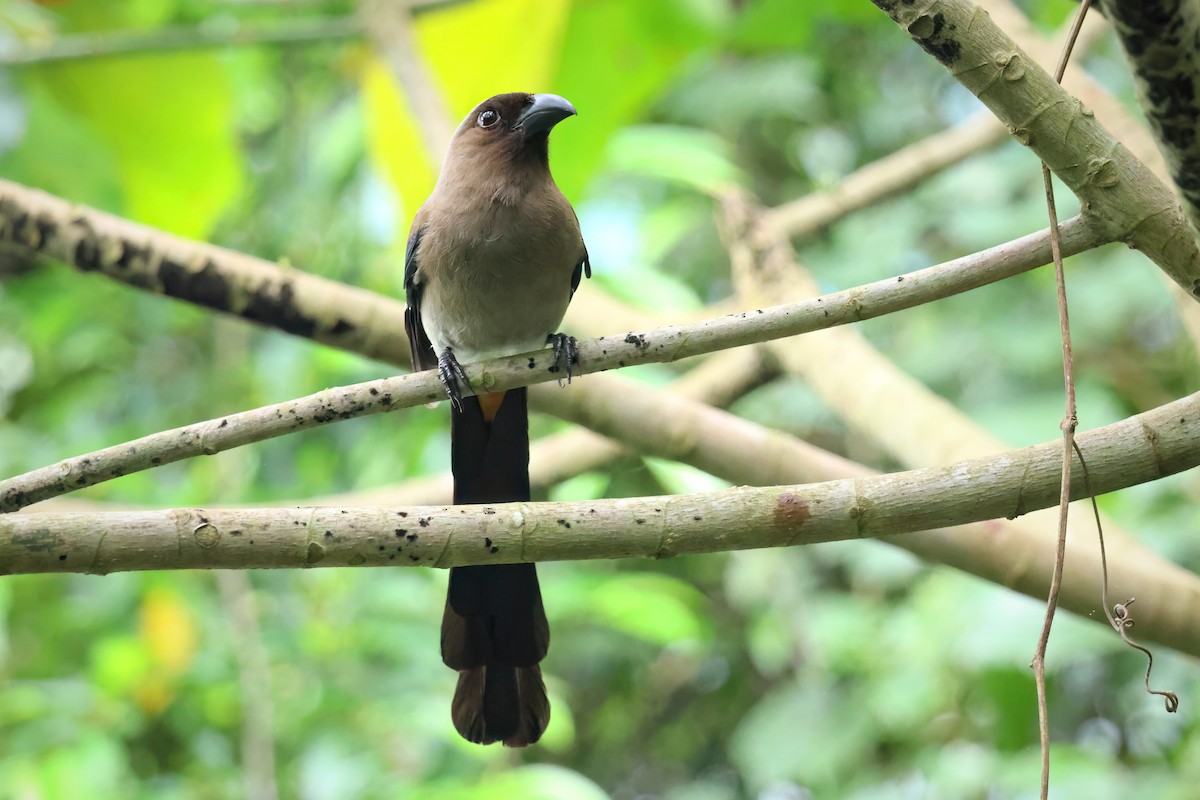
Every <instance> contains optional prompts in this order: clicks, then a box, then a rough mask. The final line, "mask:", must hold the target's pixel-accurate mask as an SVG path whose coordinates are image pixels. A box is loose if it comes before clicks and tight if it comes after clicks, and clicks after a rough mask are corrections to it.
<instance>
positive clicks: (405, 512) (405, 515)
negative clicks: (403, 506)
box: [396, 511, 408, 517]
mask: <svg viewBox="0 0 1200 800" xmlns="http://www.w3.org/2000/svg"><path fill="white" fill-rule="evenodd" d="M396 513H397V514H399V515H400V516H402V517H407V516H408V512H407V511H397V512H396Z"/></svg>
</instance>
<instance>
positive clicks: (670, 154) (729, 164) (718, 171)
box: [604, 125, 745, 195]
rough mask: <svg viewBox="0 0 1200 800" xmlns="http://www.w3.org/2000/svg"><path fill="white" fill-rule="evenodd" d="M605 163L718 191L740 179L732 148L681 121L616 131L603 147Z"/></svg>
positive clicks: (636, 172) (612, 168)
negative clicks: (683, 124)
mask: <svg viewBox="0 0 1200 800" xmlns="http://www.w3.org/2000/svg"><path fill="white" fill-rule="evenodd" d="M604 155H605V161H606V162H607V163H606V167H607V168H608V169H610V170H613V171H615V172H630V173H633V174H635V175H643V176H647V177H651V178H658V179H659V180H662V181H667V182H670V183H676V184H679V185H681V186H686V187H688V188H691V189H695V190H696V191H698V192H703V193H704V194H710V195H712V194H718V193H720V192H722V191H724V190H726V189H729V188H731V187H733V186H737V185H739V184H741V183H743V182H744V180H745V176H744V175H743V174H742V172H741V170H739V169H738V168H737V165H736V164H734V154H733V149H732V147H730V145H729V143H728V142H726V141H725V140H724V139H722V138H721V137H720V136H718V135H717V134H715V133H712V132H710V131H702V130H698V129H696V128H686V127H683V126H682V125H639V126H636V127H630V128H625V129H624V130H621V131H618V132H617V133H616V135H614V136H613V137H612V139H611V140H610V141H609V143H608V146H607V147H606V148H605V150H604Z"/></svg>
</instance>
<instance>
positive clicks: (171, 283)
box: [158, 258, 230, 311]
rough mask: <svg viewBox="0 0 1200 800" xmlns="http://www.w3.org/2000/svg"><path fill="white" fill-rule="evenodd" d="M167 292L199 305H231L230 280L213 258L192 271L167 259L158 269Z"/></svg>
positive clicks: (221, 307)
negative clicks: (212, 260)
mask: <svg viewBox="0 0 1200 800" xmlns="http://www.w3.org/2000/svg"><path fill="white" fill-rule="evenodd" d="M158 277H159V280H161V281H162V287H163V294H166V295H169V296H170V297H178V298H180V299H181V300H187V301H189V302H192V303H195V304H196V305H199V306H205V307H207V308H215V309H218V310H220V311H224V310H226V309H227V308H229V296H230V288H229V279H228V278H226V277H225V276H224V275H222V274H221V272H220V271H219V270H218V269H217V266H216V264H214V263H213V262H211V261H207V262H205V264H204V266H203V267H201V268H200V269H199V270H190V269H188V268H187V267H185V266H184V265H183V264H180V263H179V262H178V261H175V260H173V259H170V258H164V259H163V260H162V263H161V264H160V265H159V268H158Z"/></svg>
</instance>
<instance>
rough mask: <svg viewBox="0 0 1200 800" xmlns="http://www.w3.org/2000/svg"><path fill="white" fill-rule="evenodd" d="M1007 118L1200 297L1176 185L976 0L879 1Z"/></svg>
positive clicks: (1079, 191)
mask: <svg viewBox="0 0 1200 800" xmlns="http://www.w3.org/2000/svg"><path fill="white" fill-rule="evenodd" d="M873 2H874V3H875V5H876V6H878V7H879V8H880V9H882V10H883V11H885V12H886V13H887V14H888V15H889V16H890V17H891V18H892V20H893V21H894V22H896V23H897V24H898V25H899V26H900V28H901V29H902V30H904V31H905V32H907V33H908V34H909V35H910V36H912V38H913V39H914V40H915V41H916V42H917V44H919V45H920V46H921V47H922V48H923V49H924V50H925V51H926V52H928V53H929V54H930V55H932V56H933V57H934V58H936V59H937V60H938V61H939V62H941V64H942V65H943V66H945V67H946V68H947V70H949V72H950V74H951V75H952V76H954V78H955V79H956V80H958V81H959V82H960V83H961V84H962V85H963V86H965V87H966V88H967V89H969V90H970V91H971V92H972V93H973V94H975V95H976V96H977V97H978V98H979V99H980V101H982V102H983V103H984V104H985V105H986V106H987V107H988V108H990V109H991V110H992V112H993V113H994V114H995V115H996V116H997V117H998V118H999V119H1000V120H1001V121H1002V122H1004V123H1005V124H1006V125H1008V126H1009V128H1010V130H1011V131H1012V133H1013V136H1014V138H1016V139H1017V141H1019V142H1021V143H1022V144H1024V145H1026V146H1028V147H1029V148H1030V149H1031V150H1033V151H1034V153H1036V154H1037V156H1038V157H1039V158H1040V159H1041V160H1042V161H1044V162H1045V163H1046V164H1047V165H1048V166H1049V167H1050V169H1051V170H1053V171H1054V173H1055V174H1056V175H1057V176H1058V177H1059V178H1060V179H1061V180H1062V181H1063V182H1064V183H1065V184H1066V185H1067V186H1068V187H1069V188H1070V189H1071V191H1073V192H1074V193H1075V194H1076V195H1077V196H1078V197H1079V200H1080V202H1081V203H1082V204H1083V205H1084V207H1086V208H1088V209H1089V211H1090V212H1091V213H1095V214H1096V215H1097V217H1098V218H1100V219H1101V220H1102V222H1103V224H1105V225H1107V226H1108V228H1109V230H1110V232H1111V233H1112V235H1113V237H1114V238H1116V239H1120V240H1122V241H1125V242H1127V243H1128V244H1129V245H1130V246H1132V247H1135V248H1137V249H1138V250H1141V251H1142V252H1143V253H1145V254H1146V255H1147V256H1148V257H1149V258H1150V259H1151V260H1152V261H1154V263H1155V264H1157V265H1158V266H1159V267H1160V268H1162V270H1163V271H1164V272H1166V273H1167V274H1168V275H1170V276H1171V278H1172V279H1173V280H1174V281H1175V282H1176V283H1178V284H1179V285H1180V286H1181V287H1183V288H1184V289H1185V290H1187V291H1188V292H1190V293H1192V295H1193V298H1194V299H1195V300H1197V301H1200V249H1198V248H1197V243H1196V241H1195V239H1194V238H1193V237H1192V236H1190V235H1187V234H1188V228H1187V223H1186V220H1185V218H1184V215H1183V212H1182V211H1181V210H1180V208H1179V204H1178V203H1177V202H1176V201H1175V198H1174V196H1173V194H1172V193H1171V191H1170V190H1169V189H1167V187H1166V186H1164V185H1163V184H1162V183H1161V182H1160V181H1159V180H1158V179H1157V178H1155V176H1154V175H1153V173H1151V172H1150V170H1149V169H1148V168H1147V167H1146V166H1145V165H1144V164H1142V163H1141V162H1140V161H1138V160H1137V159H1136V158H1134V157H1133V156H1132V155H1131V154H1130V153H1129V152H1128V151H1127V150H1125V148H1123V147H1122V146H1121V144H1120V142H1118V141H1117V140H1116V139H1114V138H1113V136H1112V135H1111V134H1110V133H1109V132H1108V131H1106V130H1105V129H1104V128H1103V127H1102V126H1101V125H1100V124H1099V123H1098V122H1097V121H1096V119H1095V117H1094V116H1093V115H1092V114H1091V112H1089V111H1088V110H1087V109H1086V108H1084V106H1083V105H1082V103H1080V101H1079V100H1078V99H1076V98H1075V97H1072V96H1071V95H1070V94H1068V93H1067V91H1066V90H1065V89H1063V88H1062V87H1061V86H1059V85H1058V84H1057V83H1055V81H1054V79H1053V78H1051V77H1050V75H1049V74H1047V73H1046V71H1045V70H1044V69H1042V68H1041V67H1040V66H1038V64H1037V62H1036V61H1034V60H1032V59H1031V58H1030V57H1029V56H1028V55H1026V54H1025V53H1024V52H1022V51H1021V49H1020V48H1019V47H1018V46H1017V44H1016V43H1015V42H1014V41H1013V40H1012V39H1011V38H1009V37H1008V35H1007V34H1005V33H1004V31H1002V30H1001V29H1000V28H999V27H997V26H996V24H995V23H993V22H992V20H991V18H990V17H989V16H988V14H987V13H986V12H984V11H983V10H982V9H980V8H979V7H978V6H977V5H975V4H974V3H972V2H970V0H924V1H923V2H920V3H901V2H897V0H873Z"/></svg>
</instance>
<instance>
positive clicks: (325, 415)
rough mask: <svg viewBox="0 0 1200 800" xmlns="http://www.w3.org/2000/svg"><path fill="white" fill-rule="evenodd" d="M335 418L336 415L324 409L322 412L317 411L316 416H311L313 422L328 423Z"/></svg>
mask: <svg viewBox="0 0 1200 800" xmlns="http://www.w3.org/2000/svg"><path fill="white" fill-rule="evenodd" d="M336 416H337V414H335V413H333V412H332V411H330V410H329V409H324V410H322V411H318V412H317V413H316V414H313V420H314V421H315V422H330V421H332V420H333V418H334V417H336Z"/></svg>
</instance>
